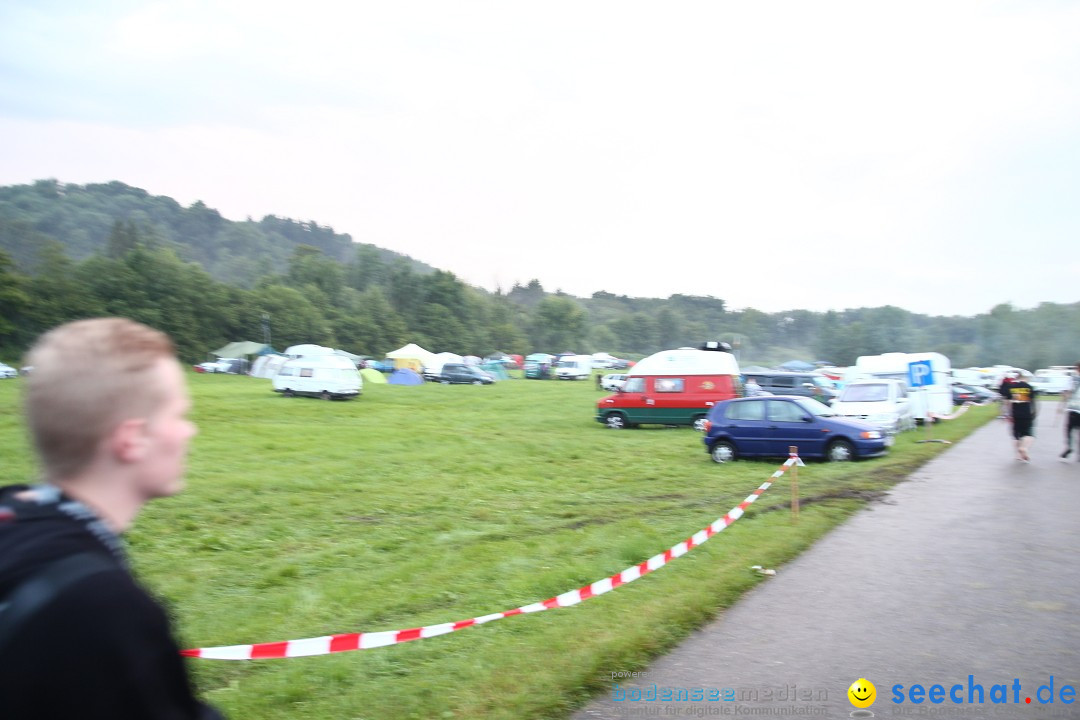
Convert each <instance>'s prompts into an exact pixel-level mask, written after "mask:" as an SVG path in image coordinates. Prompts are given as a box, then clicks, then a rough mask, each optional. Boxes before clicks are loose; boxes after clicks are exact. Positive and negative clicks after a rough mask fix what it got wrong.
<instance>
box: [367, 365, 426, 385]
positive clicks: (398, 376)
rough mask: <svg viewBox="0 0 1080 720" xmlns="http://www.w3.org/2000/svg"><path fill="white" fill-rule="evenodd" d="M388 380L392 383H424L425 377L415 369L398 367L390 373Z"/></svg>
mask: <svg viewBox="0 0 1080 720" xmlns="http://www.w3.org/2000/svg"><path fill="white" fill-rule="evenodd" d="M376 372H377V371H376ZM386 382H388V383H390V384H391V385H423V384H424V378H422V377H420V375H419V374H418V373H417V372H416V371H415V370H411V369H409V368H398V369H397V370H395V371H394V372H392V373H390V378H389V379H388V380H387V381H386Z"/></svg>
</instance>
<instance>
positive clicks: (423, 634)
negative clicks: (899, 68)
mask: <svg viewBox="0 0 1080 720" xmlns="http://www.w3.org/2000/svg"><path fill="white" fill-rule="evenodd" d="M795 464H799V465H801V464H802V461H801V460H800V459H799V458H798V456H796V455H792V456H791V457H790V458H788V460H787V462H785V463H784V464H783V465H781V466H780V469H779V470H777V471H776V472H774V473H773V474H772V476H771V477H770V478H769V479H768V481H767V482H765V483H763V484H762V485H761V487H759V488H758V489H757V490H755V491H754V492H752V493H751V494H750V495H749V496H748V497H747V498H746V499H745V500H743V501H742V502H741V503H739V504H738V505H737V506H736V507H734V508H732V509H731V510H730V511H729V512H728V513H727V514H726V515H724V516H723V517H721V518H718V519H717V520H715V521H713V523H712V524H710V525H709V526H708V527H706V528H703V529H702V530H699V531H698V532H696V533H694V534H693V535H692V536H691V537H689V538H687V539H686V540H683V541H682V542H681V543H679V544H677V545H675V546H674V547H672V548H670V549H668V550H666V551H665V552H663V553H660V554H659V555H653V556H652V557H651V558H649V559H648V560H646V561H645V562H643V563H641V564H640V565H634V566H633V567H629V568H627V569H625V570H623V571H622V572H620V573H617V574H615V575H612V576H611V577H608V578H604V579H603V580H598V581H597V582H594V583H592V584H591V585H586V586H585V587H582V588H579V589H577V590H571V591H570V592H566V593H563V594H562V595H556V596H555V597H553V598H548V599H547V600H544V601H542V602H537V603H532V604H531V605H523V606H521V607H518V608H514V609H513V610H504V611H503V612H497V613H492V614H490V615H481V616H480V617H474V618H469V619H468V620H459V621H457V622H452V623H443V624H441V625H427V626H425V627H419V628H412V629H409V630H386V631H383V632H369V633H345V634H343V635H324V636H322V637H315V638H304V639H303V640H282V641H280V642H269V643H255V644H252V645H227V646H222V647H209V648H196V649H194V650H182V651H181V652H180V654H181V655H186V656H187V657H198V658H207V659H210V660H256V659H262V658H289V657H307V656H310V655H327V654H329V653H336V652H346V651H348V650H369V649H371V648H377V647H383V646H386V645H396V644H398V643H403V642H408V641H409V640H419V639H420V638H429V637H435V636H436V635H446V634H447V633H451V632H454V631H455V630H461V629H462V628H467V627H471V626H473V625H483V624H484V623H489V622H492V621H493V620H501V619H503V618H505V617H510V616H511V615H522V614H525V613H535V612H541V611H543V610H550V609H552V608H559V607H569V606H571V605H577V604H578V603H580V602H582V601H583V600H588V599H589V598H592V597H596V596H597V595H603V594H604V593H606V592H610V591H611V590H614V589H615V588H617V587H619V586H621V585H625V584H627V583H629V582H633V581H634V580H637V579H638V578H640V577H641V576H643V575H646V574H648V573H650V572H652V571H653V570H658V569H660V568H662V567H663V566H664V565H667V564H668V563H669V562H671V561H672V560H674V559H675V558H678V557H682V556H683V555H685V554H686V553H688V552H689V551H690V550H691V549H693V548H695V547H698V546H699V545H702V544H704V543H705V541H706V540H708V539H709V538H711V537H712V536H713V535H715V534H716V533H718V532H720V531H722V530H723V529H724V528H726V527H727V526H729V525H731V524H732V523H733V522H735V521H736V520H738V519H739V518H740V517H742V515H743V512H744V511H745V510H746V508H747V506H749V505H750V503H752V502H754V501H755V500H757V499H758V497H759V496H760V495H761V494H762V493H763V492H765V491H766V490H768V489H769V486H770V485H772V484H773V482H774V481H775V480H776V479H777V478H779V477H780V476H781V475H783V474H784V471H785V470H787V469H788V468H789V467H791V466H792V465H795Z"/></svg>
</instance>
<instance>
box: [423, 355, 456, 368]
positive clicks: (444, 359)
mask: <svg viewBox="0 0 1080 720" xmlns="http://www.w3.org/2000/svg"><path fill="white" fill-rule="evenodd" d="M459 362H461V356H460V355H455V354H454V353H452V352H441V353H436V354H435V355H434V356H433V359H432V360H431V362H428V363H425V364H424V367H425V368H427V369H428V370H430V371H432V372H440V371H442V366H443V365H445V364H446V363H459Z"/></svg>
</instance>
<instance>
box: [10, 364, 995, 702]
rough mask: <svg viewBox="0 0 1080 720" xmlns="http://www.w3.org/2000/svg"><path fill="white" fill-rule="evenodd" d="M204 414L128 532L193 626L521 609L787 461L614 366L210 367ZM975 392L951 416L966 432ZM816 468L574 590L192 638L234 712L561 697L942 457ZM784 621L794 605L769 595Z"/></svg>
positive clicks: (613, 564)
mask: <svg viewBox="0 0 1080 720" xmlns="http://www.w3.org/2000/svg"><path fill="white" fill-rule="evenodd" d="M21 382H22V381H21V380H12V381H0V448H3V451H2V452H3V455H4V462H3V464H2V467H3V468H4V473H3V475H4V477H3V480H4V482H5V483H7V482H19V481H24V480H27V479H29V478H32V477H33V475H32V473H33V472H34V470H33V462H32V458H31V457H30V453H29V450H28V447H27V442H26V438H25V431H24V428H23V424H22V420H21V417H20V415H19V413H18V409H17V406H18V402H17V400H18V386H19V385H20V383H21ZM189 382H190V386H191V390H192V395H193V398H194V410H193V419H194V420H195V421H196V422H197V423H198V425H199V427H200V434H199V436H198V437H197V438H196V440H195V441H194V443H193V447H192V452H191V457H190V461H189V472H188V488H187V490H186V491H185V492H184V493H182V494H181V495H178V496H176V497H174V498H170V499H166V500H160V501H157V502H155V503H152V504H151V505H149V506H148V507H147V508H146V509H145V510H144V512H143V513H142V515H141V516H140V517H139V519H138V521H137V523H136V526H135V528H134V529H133V530H132V531H131V532H130V533H129V534H128V540H129V543H130V547H131V553H132V557H133V560H134V562H135V565H136V568H137V571H138V573H139V575H140V576H141V577H142V579H143V580H144V582H145V584H146V585H147V586H148V587H150V588H152V589H153V591H154V592H155V593H156V594H157V595H158V596H159V597H160V598H161V599H162V600H163V602H164V603H165V604H166V605H167V607H168V608H169V610H170V612H171V614H172V616H173V619H174V622H175V624H176V628H177V631H178V633H179V635H180V638H181V642H182V644H183V645H184V647H208V646H216V645H232V644H243V643H253V642H270V641H279V640H287V639H297V638H306V637H314V636H321V635H328V634H336V633H347V632H374V631H382V630H397V629H407V628H413V627H418V626H422V625H429V624H436V623H445V622H452V621H456V620H463V619H467V618H471V617H475V616H479V615H484V614H488V613H492V612H498V611H501V610H507V609H511V608H515V607H518V606H521V605H525V604H528V603H532V602H535V601H539V600H544V599H546V598H549V597H552V596H554V595H557V594H559V593H562V592H565V591H568V590H572V589H575V588H578V587H581V586H583V585H585V584H587V583H590V582H593V581H596V580H599V579H601V578H604V577H607V576H609V575H612V574H614V573H616V572H619V571H620V570H623V569H625V568H627V567H628V566H630V565H634V564H637V563H640V562H642V561H644V560H645V559H647V558H648V557H650V556H651V555H654V554H656V553H659V552H662V551H664V550H666V549H667V548H669V547H671V546H672V545H674V544H675V543H677V542H679V541H680V540H683V539H685V538H687V537H689V536H690V535H691V534H693V533H694V532H696V531H698V530H700V529H701V528H703V527H705V526H706V525H708V524H709V523H710V522H712V521H713V520H715V519H716V518H717V517H720V516H722V515H723V514H724V513H725V512H727V511H728V510H729V509H731V508H732V507H733V506H735V505H737V504H738V503H739V502H741V501H742V500H743V499H744V498H745V497H746V496H747V495H748V494H749V493H750V492H752V491H753V490H754V489H755V488H757V487H758V486H759V485H760V484H761V483H762V482H764V481H765V480H766V479H768V477H769V476H770V475H771V474H772V472H773V471H774V470H775V469H776V468H777V467H778V466H779V464H780V462H781V460H780V459H778V460H776V461H766V462H749V461H740V462H736V463H732V464H728V465H723V466H720V465H716V464H714V463H713V462H711V461H710V460H709V459H708V456H707V455H706V453H705V451H704V447H703V445H702V443H701V434H700V433H697V432H694V431H693V430H690V429H689V428H643V429H639V430H622V431H612V430H608V429H605V428H604V427H602V426H601V425H600V424H599V423H597V422H595V420H594V419H593V412H594V407H595V401H596V400H597V398H599V397H600V396H601V393H600V392H599V391H597V390H596V389H595V385H594V384H593V383H591V382H556V381H526V380H511V381H503V382H499V383H497V384H495V385H493V386H486V387H477V386H471V385H462V386H443V385H437V384H426V385H422V386H418V387H396V386H388V385H368V386H366V387H365V390H364V394H363V396H362V397H361V398H359V399H356V400H352V401H347V402H326V401H321V400H316V399H309V398H291V399H290V398H283V397H280V396H279V395H277V394H275V393H273V392H271V390H270V382H269V381H268V380H259V379H254V378H247V377H236V376H217V375H195V374H191V375H189ZM995 413H996V409H994V408H974V409H972V410H971V411H969V412H968V413H967V414H965V415H964V416H963V417H961V418H959V419H957V420H954V421H950V422H948V423H945V424H943V425H942V426H940V427H938V428H935V430H934V436H935V437H941V438H947V439H952V440H956V439H959V438H961V437H963V436H964V435H965V434H967V433H969V432H970V431H971V430H973V429H974V428H976V427H978V426H979V425H980V424H982V423H983V422H986V421H987V420H989V419H991V418H992V417H993V416H994V415H995ZM924 437H925V431H923V430H918V431H916V432H913V433H907V434H905V435H903V436H901V437H900V439H899V441H898V443H897V445H896V446H895V447H894V448H893V450H892V452H891V453H890V455H889V456H888V457H886V458H881V459H877V460H871V461H864V462H856V463H841V464H824V463H820V462H808V463H807V466H806V467H804V468H800V470H799V478H798V479H799V487H800V495H801V496H802V498H803V508H802V512H801V515H800V519H799V521H798V522H794V521H793V519H792V517H791V515H790V513H789V511H788V509H787V505H788V503H789V501H790V479H789V476H785V477H784V478H783V479H782V480H780V481H779V482H778V483H777V484H776V485H774V486H773V487H772V488H771V489H770V490H769V491H768V492H767V493H765V494H764V495H763V496H762V497H761V499H760V500H759V501H758V502H757V503H756V504H755V505H754V506H751V510H750V511H749V512H748V513H747V515H746V516H745V517H744V518H743V519H741V520H740V521H738V522H737V523H735V524H734V525H732V526H731V527H730V528H729V529H727V530H725V531H724V532H722V533H720V534H718V535H717V536H715V537H714V538H712V539H711V540H710V541H709V542H708V543H706V544H705V545H704V546H702V547H700V548H697V549H695V550H694V551H693V552H691V553H689V554H688V555H686V556H684V557H682V558H680V559H678V560H677V561H675V562H674V563H673V564H671V565H669V566H668V567H665V568H663V569H661V570H659V571H657V572H655V573H652V574H650V575H648V576H646V577H644V578H642V579H640V580H638V581H636V582H634V583H632V584H630V585H627V586H625V587H622V588H619V589H617V590H615V591H614V592H611V593H608V594H606V595H603V596H600V597H597V598H594V599H591V600H589V601H587V602H585V603H582V604H580V605H578V606H575V607H572V608H565V609H556V610H549V611H546V612H542V613H538V614H534V615H526V616H516V617H510V618H507V619H503V620H499V621H497V622H493V623H490V624H487V625H483V626H479V627H473V628H467V629H465V630H461V631H459V632H455V633H451V634H449V635H444V636H441V637H436V638H431V639H425V640H419V641H416V642H410V643H405V644H402V645H396V646H391V647H384V648H378V649H372V650H361V651H356V652H348V653H342V654H337V655H330V656H321V657H310V658H295V659H287V660H260V661H247V662H222V661H211V660H190V661H189V666H190V667H191V668H192V670H193V673H194V676H195V679H196V682H197V684H198V687H199V691H200V693H201V694H202V695H203V696H204V697H206V698H207V699H208V700H210V701H211V702H213V703H215V704H217V705H219V706H221V707H222V708H223V709H224V710H225V711H226V712H227V713H228V715H229V716H230V717H231V718H236V719H244V718H250V719H253V720H254V719H256V718H258V719H272V718H290V719H299V718H310V719H312V720H314V719H318V720H324V719H326V718H372V719H374V718H507V719H509V718H515V719H518V718H560V717H565V716H566V715H567V714H568V713H569V712H570V711H571V710H572V709H573V708H575V707H577V706H580V705H581V704H582V703H583V702H584V701H585V700H586V699H588V698H589V697H590V696H591V695H593V694H595V693H597V692H599V691H600V690H602V689H604V688H610V686H611V680H610V673H612V672H617V671H627V670H634V669H640V668H641V667H642V666H643V665H644V664H645V663H646V662H647V661H648V660H649V659H650V658H652V657H655V656H656V655H657V654H658V653H661V652H662V651H664V650H666V649H669V648H671V647H672V646H673V645H674V644H675V643H676V642H678V641H679V640H680V639H681V638H683V637H685V636H686V634H687V633H688V632H689V631H690V630H692V629H693V628H695V627H698V626H699V625H700V624H701V623H703V622H704V621H706V620H707V619H708V618H710V617H712V616H714V615H715V614H716V613H717V612H718V611H719V610H721V609H723V608H724V607H726V606H728V605H730V604H731V603H732V602H733V601H734V600H736V599H737V598H738V597H739V595H740V594H741V593H743V592H744V591H746V590H747V589H748V588H750V587H751V586H753V585H754V584H755V583H757V582H760V581H761V577H759V576H758V575H756V574H754V573H753V572H751V571H750V570H749V567H750V566H751V565H764V566H767V567H776V566H779V565H781V564H782V563H784V562H785V561H786V560H789V559H790V558H792V557H794V556H795V555H797V554H798V553H799V552H801V551H802V550H804V549H805V548H806V547H807V546H808V545H809V544H810V543H812V542H813V541H814V540H815V539H816V538H818V537H820V536H821V535H822V534H823V533H825V532H827V531H828V530H829V529H830V528H832V527H834V526H835V525H837V524H838V523H840V522H842V521H843V520H844V519H845V518H846V517H847V516H848V515H850V514H851V513H852V512H853V511H855V510H856V509H857V508H859V507H861V505H862V504H863V503H865V502H866V501H867V499H869V498H872V497H874V496H875V495H876V494H878V493H880V492H881V491H883V490H884V489H886V488H888V487H889V486H890V485H892V484H893V483H894V482H896V481H898V480H900V479H902V478H903V477H905V476H906V475H907V474H908V473H909V472H910V471H911V470H913V469H914V468H915V467H917V466H918V465H920V464H921V463H922V462H924V461H925V460H926V459H928V458H929V457H931V456H933V455H935V454H937V453H938V452H942V451H944V450H946V449H947V446H944V445H941V444H917V443H916V442H915V441H916V440H919V439H923V438H924ZM763 622H769V620H768V619H767V618H763Z"/></svg>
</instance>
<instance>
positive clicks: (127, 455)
mask: <svg viewBox="0 0 1080 720" xmlns="http://www.w3.org/2000/svg"><path fill="white" fill-rule="evenodd" d="M146 448H147V439H146V420H143V419H131V420H124V421H123V422H121V423H120V424H119V425H117V426H116V427H115V428H114V429H113V431H112V434H111V435H110V436H109V450H110V451H111V453H112V456H113V457H114V458H116V459H117V460H118V461H120V462H123V463H135V462H139V461H140V460H142V459H143V458H144V457H146Z"/></svg>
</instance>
